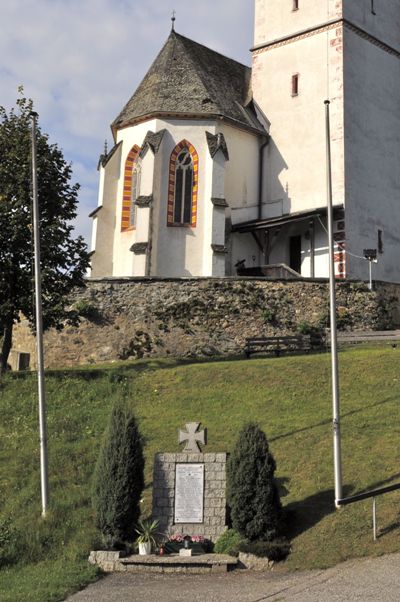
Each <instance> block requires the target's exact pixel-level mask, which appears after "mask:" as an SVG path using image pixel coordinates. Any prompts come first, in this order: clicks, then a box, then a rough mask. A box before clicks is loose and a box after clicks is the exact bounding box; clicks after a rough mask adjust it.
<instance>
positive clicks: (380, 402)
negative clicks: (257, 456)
mask: <svg viewBox="0 0 400 602" xmlns="http://www.w3.org/2000/svg"><path fill="white" fill-rule="evenodd" d="M397 400H398V396H397V395H396V396H394V397H387V398H386V399H382V400H381V401H376V402H375V403H370V404H369V405H364V406H363V407H362V408H359V409H358V410H350V412H345V413H343V414H342V415H341V419H342V420H343V418H348V417H349V416H353V415H354V414H361V413H362V412H365V411H366V410H371V409H372V408H376V407H378V406H381V405H384V404H385V403H390V402H391V401H397ZM327 424H332V419H331V418H327V419H326V420H321V422H316V423H315V424H310V425H309V426H304V427H303V428H301V429H295V430H293V431H289V432H288V433H283V434H282V435H277V436H276V437H271V438H270V439H269V441H270V442H271V443H272V441H279V439H285V438H286V437H291V436H292V435H297V434H298V433H305V432H307V431H310V430H311V429H315V428H318V427H319V426H326V425H327Z"/></svg>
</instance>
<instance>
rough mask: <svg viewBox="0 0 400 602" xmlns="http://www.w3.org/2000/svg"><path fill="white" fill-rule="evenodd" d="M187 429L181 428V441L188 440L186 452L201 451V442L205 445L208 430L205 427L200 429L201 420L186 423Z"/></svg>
mask: <svg viewBox="0 0 400 602" xmlns="http://www.w3.org/2000/svg"><path fill="white" fill-rule="evenodd" d="M185 426H186V430H187V432H186V433H185V431H182V430H179V439H178V441H179V443H183V442H184V441H186V445H185V448H184V450H183V451H185V452H195V453H196V452H200V451H201V449H200V446H199V443H201V444H202V445H205V444H206V442H205V434H206V431H205V429H203V430H202V431H198V430H197V429H198V428H199V426H200V422H188V423H187V424H186V425H185Z"/></svg>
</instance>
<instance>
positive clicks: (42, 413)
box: [31, 111, 49, 516]
mask: <svg viewBox="0 0 400 602" xmlns="http://www.w3.org/2000/svg"><path fill="white" fill-rule="evenodd" d="M31 117H32V200H33V243H34V260H35V261H34V263H35V313H36V346H37V364H38V394H39V437H40V483H41V492H42V516H46V514H47V509H48V505H49V479H48V462H47V429H46V397H45V386H44V352H43V319H42V282H41V271H40V233H39V203H38V187H37V154H36V126H37V118H38V114H37V113H34V112H33V111H32V113H31Z"/></svg>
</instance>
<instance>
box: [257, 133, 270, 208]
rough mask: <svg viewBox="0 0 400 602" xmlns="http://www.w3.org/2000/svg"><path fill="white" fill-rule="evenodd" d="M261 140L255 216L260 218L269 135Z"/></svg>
mask: <svg viewBox="0 0 400 602" xmlns="http://www.w3.org/2000/svg"><path fill="white" fill-rule="evenodd" d="M262 140H264V142H263V143H262V144H261V146H260V150H259V155H258V215H257V218H258V219H261V217H262V193H263V183H264V154H265V153H264V151H265V148H266V147H267V146H268V143H269V136H263V137H262Z"/></svg>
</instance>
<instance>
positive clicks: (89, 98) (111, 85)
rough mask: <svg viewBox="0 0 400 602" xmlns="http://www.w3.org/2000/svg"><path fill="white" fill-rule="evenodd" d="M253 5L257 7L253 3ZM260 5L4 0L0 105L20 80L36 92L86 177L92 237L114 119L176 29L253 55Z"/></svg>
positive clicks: (79, 175) (43, 120) (46, 120)
mask: <svg viewBox="0 0 400 602" xmlns="http://www.w3.org/2000/svg"><path fill="white" fill-rule="evenodd" d="M249 4H250V5H251V7H250V8H249V7H248V5H249ZM252 5H253V3H252V2H246V1H244V0H203V2H201V3H197V4H196V5H195V6H194V5H193V4H192V3H188V2H187V0H172V1H171V3H168V2H165V1H163V2H160V0H146V2H139V0H1V26H0V32H1V35H0V104H2V105H4V106H6V107H8V108H9V107H11V106H13V105H14V103H15V99H16V97H17V87H18V86H19V85H20V84H23V85H24V88H25V93H26V95H27V96H29V97H31V98H33V99H34V102H35V108H36V110H37V111H38V112H39V120H40V125H41V127H42V129H43V130H44V131H46V132H47V133H49V135H50V139H51V141H52V142H57V143H58V144H59V145H60V146H61V148H62V149H63V150H64V155H65V158H66V159H67V160H68V161H72V162H73V164H74V180H77V181H80V183H81V185H82V187H81V191H80V209H79V218H78V220H77V224H76V229H77V231H78V232H79V233H82V234H83V235H85V236H86V237H87V236H88V233H89V230H90V220H89V219H88V218H87V214H88V212H89V211H90V210H91V209H93V208H94V207H95V206H96V203H97V171H96V167H97V161H98V157H99V154H100V153H101V151H102V148H103V144H104V139H105V138H106V137H107V138H108V140H109V141H111V134H110V130H109V124H110V123H111V122H112V120H113V119H114V118H115V117H116V116H117V114H118V113H119V111H120V110H121V108H122V107H123V105H124V104H125V103H126V101H127V100H128V99H129V98H130V96H131V95H132V94H133V92H134V90H135V89H136V87H137V86H138V84H139V83H140V81H141V79H142V78H143V76H144V75H145V73H146V71H147V70H148V68H149V66H150V64H151V62H152V61H153V60H154V58H155V56H156V55H157V53H158V52H159V50H160V49H161V47H162V45H163V43H164V42H165V40H166V39H167V37H168V34H169V31H170V27H171V22H170V17H171V13H172V9H173V8H175V10H176V13H177V15H176V29H177V31H179V33H182V34H183V35H185V36H187V37H190V38H193V39H194V40H196V41H198V42H201V43H202V44H205V45H206V46H210V47H211V48H214V49H215V50H217V51H219V52H222V53H223V54H226V55H228V56H231V57H232V58H235V59H236V60H239V61H242V62H247V63H249V61H250V55H249V52H248V49H249V48H250V46H251V44H252V29H253V6H252Z"/></svg>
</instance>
